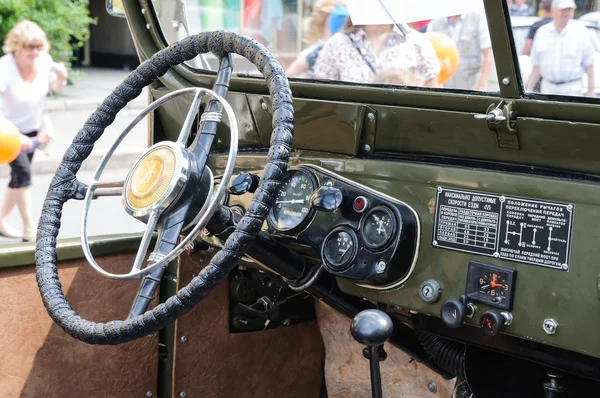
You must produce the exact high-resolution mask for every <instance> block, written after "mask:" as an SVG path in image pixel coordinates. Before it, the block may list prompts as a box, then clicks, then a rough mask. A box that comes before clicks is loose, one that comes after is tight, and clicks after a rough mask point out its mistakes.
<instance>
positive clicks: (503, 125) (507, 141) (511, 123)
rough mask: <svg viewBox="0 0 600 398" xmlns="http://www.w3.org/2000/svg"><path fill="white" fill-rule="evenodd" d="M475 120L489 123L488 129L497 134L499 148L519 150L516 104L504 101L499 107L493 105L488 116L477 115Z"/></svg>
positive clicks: (489, 108) (488, 110) (488, 111)
mask: <svg viewBox="0 0 600 398" xmlns="http://www.w3.org/2000/svg"><path fill="white" fill-rule="evenodd" d="M475 119H477V120H486V121H487V123H488V128H489V129H490V130H492V131H494V132H495V133H496V142H497V143H498V147H500V148H510V149H519V136H518V135H517V128H516V124H517V120H516V119H517V110H516V106H515V103H514V102H512V101H508V102H506V101H505V100H502V101H500V103H499V104H498V105H495V104H491V105H490V106H489V107H488V109H487V113H486V114H476V115H475Z"/></svg>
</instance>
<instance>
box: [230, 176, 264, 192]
mask: <svg viewBox="0 0 600 398" xmlns="http://www.w3.org/2000/svg"><path fill="white" fill-rule="evenodd" d="M259 180H260V178H259V177H258V176H257V175H255V174H251V173H240V174H239V175H238V176H237V177H235V178H234V179H233V182H232V183H231V186H230V187H229V193H230V194H232V195H243V194H245V193H247V192H250V193H254V191H256V188H258V182H259Z"/></svg>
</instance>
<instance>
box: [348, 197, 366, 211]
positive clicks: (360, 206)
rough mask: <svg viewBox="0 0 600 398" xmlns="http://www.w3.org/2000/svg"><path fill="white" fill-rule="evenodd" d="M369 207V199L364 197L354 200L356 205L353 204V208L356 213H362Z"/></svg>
mask: <svg viewBox="0 0 600 398" xmlns="http://www.w3.org/2000/svg"><path fill="white" fill-rule="evenodd" d="M368 205H369V202H368V201H367V198H365V197H364V196H357V197H356V199H354V203H352V208H353V209H354V211H355V212H357V213H362V212H363V211H365V209H366V208H367V206H368Z"/></svg>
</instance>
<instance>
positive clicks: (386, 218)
mask: <svg viewBox="0 0 600 398" xmlns="http://www.w3.org/2000/svg"><path fill="white" fill-rule="evenodd" d="M395 232H396V216H395V215H394V213H393V212H392V210H390V209H389V208H388V207H385V206H376V207H374V208H373V209H371V211H370V212H368V213H367V214H366V215H365V217H364V219H363V222H362V226H361V237H362V239H363V241H364V242H365V246H366V247H368V248H369V249H371V250H379V249H383V248H384V247H385V246H386V245H387V244H388V243H389V242H390V241H391V240H392V238H393V237H394V233H395Z"/></svg>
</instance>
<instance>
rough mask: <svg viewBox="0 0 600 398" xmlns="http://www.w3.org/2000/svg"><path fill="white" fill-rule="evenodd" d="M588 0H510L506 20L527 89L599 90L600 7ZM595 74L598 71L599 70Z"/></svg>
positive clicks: (555, 92)
mask: <svg viewBox="0 0 600 398" xmlns="http://www.w3.org/2000/svg"><path fill="white" fill-rule="evenodd" d="M597 8H598V5H597V2H596V1H593V0H538V1H530V2H528V1H526V0H514V1H513V2H512V4H511V5H510V8H509V10H510V19H511V23H512V32H513V37H514V41H515V47H516V48H515V49H516V51H517V56H518V60H519V62H518V64H519V72H520V73H521V77H522V80H523V84H524V85H525V91H526V92H529V93H541V94H548V95H566V96H587V97H597V96H598V95H599V94H600V85H599V84H598V79H599V77H598V72H596V71H597V70H598V68H599V67H600V59H599V57H600V55H599V54H600V12H597V11H600V10H598V9H597ZM599 72H600V71H599Z"/></svg>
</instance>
